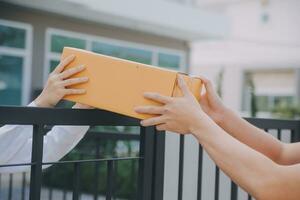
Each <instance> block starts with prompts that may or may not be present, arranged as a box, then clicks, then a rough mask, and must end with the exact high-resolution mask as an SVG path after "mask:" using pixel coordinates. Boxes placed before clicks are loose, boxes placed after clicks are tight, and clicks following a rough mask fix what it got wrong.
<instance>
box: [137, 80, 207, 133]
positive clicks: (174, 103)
mask: <svg viewBox="0 0 300 200" xmlns="http://www.w3.org/2000/svg"><path fill="white" fill-rule="evenodd" d="M178 85H179V87H180V89H181V91H182V93H183V97H168V96H163V95H160V94H157V93H152V92H147V93H145V94H144V96H145V98H147V99H151V100H153V101H156V102H159V103H162V104H163V105H162V106H139V107H136V108H135V111H136V112H138V113H144V114H152V115H153V114H154V115H157V116H155V117H152V118H149V119H145V120H143V121H141V125H142V126H154V125H155V126H156V129H157V130H160V131H163V130H167V131H172V132H177V133H181V134H188V133H193V131H194V130H196V129H198V127H199V126H201V124H202V123H201V121H202V119H204V118H206V114H205V113H204V112H203V111H202V109H201V107H200V105H199V103H198V101H197V99H196V98H195V97H194V95H193V94H192V93H191V92H190V90H189V88H188V86H187V85H186V83H185V81H184V80H183V78H182V77H181V76H179V77H178Z"/></svg>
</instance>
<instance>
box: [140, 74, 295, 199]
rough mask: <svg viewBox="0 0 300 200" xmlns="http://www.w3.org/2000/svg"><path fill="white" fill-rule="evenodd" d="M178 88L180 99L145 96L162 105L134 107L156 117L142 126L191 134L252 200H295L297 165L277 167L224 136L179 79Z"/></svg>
mask: <svg viewBox="0 0 300 200" xmlns="http://www.w3.org/2000/svg"><path fill="white" fill-rule="evenodd" d="M179 86H180V87H181V89H182V92H183V94H184V96H183V97H179V98H172V97H166V96H162V95H159V94H156V93H146V94H145V97H146V98H149V99H152V100H154V101H157V102H160V103H162V104H163V106H142V107H137V108H136V109H135V110H136V111H137V112H139V113H148V114H156V115H158V116H156V117H153V118H149V119H146V120H143V121H142V122H141V124H142V125H143V126H152V125H155V126H156V128H157V129H158V130H168V131H173V132H177V133H181V134H189V133H192V134H193V135H194V136H195V137H196V138H197V139H198V141H199V142H200V143H201V144H202V146H203V147H204V149H205V150H206V151H207V152H208V154H209V155H210V157H211V158H212V159H213V160H214V161H215V162H216V164H217V165H218V166H219V167H220V168H221V169H222V170H223V171H224V172H225V173H226V174H227V175H228V176H230V177H231V179H232V180H233V181H235V182H236V183H237V184H238V185H240V186H241V187H242V188H244V189H245V190H246V191H247V192H249V193H250V194H251V195H252V196H254V197H255V198H256V199H262V200H266V199H272V200H276V199H278V200H279V199H280V200H281V199H288V200H294V199H295V200H296V199H299V197H300V191H299V190H298V188H297V187H298V184H300V175H299V171H300V166H299V165H293V166H280V165H278V164H276V163H275V162H273V161H272V160H271V159H269V158H268V157H266V156H265V155H263V154H261V153H259V152H257V151H255V150H254V149H251V148H250V147H249V146H247V145H245V144H243V143H241V142H240V141H238V140H237V139H235V138H234V137H232V136H231V135H229V134H227V133H226V132H225V131H224V129H222V128H220V127H219V126H218V125H217V124H216V123H215V122H214V121H213V120H211V118H210V117H208V116H207V115H206V114H205V113H204V112H203V110H202V109H201V107H200V105H199V104H198V102H197V100H196V99H195V98H194V96H193V95H192V94H191V93H190V91H189V90H188V87H187V86H186V84H185V83H184V81H183V79H182V78H181V79H179ZM234 125H235V124H234V123H232V126H234ZM240 131H243V130H242V129H241V130H240Z"/></svg>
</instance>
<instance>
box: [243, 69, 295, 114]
mask: <svg viewBox="0 0 300 200" xmlns="http://www.w3.org/2000/svg"><path fill="white" fill-rule="evenodd" d="M244 77H245V80H244V86H245V87H244V90H243V110H244V111H250V110H252V111H254V110H256V111H257V114H258V115H257V116H259V117H268V116H269V115H270V114H271V113H273V112H274V111H275V110H277V109H279V108H286V109H287V108H289V107H293V106H295V103H296V98H295V97H296V95H295V91H296V88H295V85H296V80H295V72H294V70H293V69H277V70H275V69H273V70H258V71H249V72H246V73H245V76H244Z"/></svg>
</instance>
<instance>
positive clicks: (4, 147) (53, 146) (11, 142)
mask: <svg viewBox="0 0 300 200" xmlns="http://www.w3.org/2000/svg"><path fill="white" fill-rule="evenodd" d="M73 59H74V56H70V57H67V58H66V59H65V60H63V61H62V62H61V63H60V64H59V65H58V66H57V67H56V69H55V70H54V71H53V72H52V73H51V74H50V77H49V79H48V81H47V83H46V86H45V88H44V89H43V91H42V93H41V94H40V95H39V97H38V98H37V99H36V100H35V101H34V102H33V103H31V104H30V105H29V106H37V107H53V106H55V105H56V104H57V103H58V101H59V100H61V98H62V97H63V96H65V95H67V94H83V93H84V92H85V91H84V90H81V89H69V88H67V86H71V85H74V84H79V83H84V82H86V81H87V78H86V77H82V78H70V77H71V76H72V75H74V74H76V73H78V72H80V71H82V70H84V67H83V66H79V67H77V68H72V69H69V70H66V71H63V69H64V67H65V66H66V65H68V64H69V63H70V62H72V61H73ZM74 108H89V107H88V106H85V105H81V104H76V105H75V106H74ZM88 128H89V127H88V126H76V127H72V126H55V127H53V129H52V130H51V131H49V132H48V133H47V135H46V136H44V151H43V161H44V162H51V161H57V160H59V159H61V158H62V157H63V156H64V155H65V154H67V153H68V152H69V151H70V150H71V149H72V148H74V146H75V145H76V144H77V143H78V142H79V141H80V140H81V139H82V137H83V136H84V135H85V133H86V132H87V130H88ZM31 148H32V126H27V125H26V126H25V125H6V126H4V127H1V128H0V151H1V154H0V165H5V164H17V163H28V162H30V161H31ZM24 170H25V171H27V170H29V166H23V167H5V168H3V167H0V172H2V173H3V172H10V173H11V172H20V171H24Z"/></svg>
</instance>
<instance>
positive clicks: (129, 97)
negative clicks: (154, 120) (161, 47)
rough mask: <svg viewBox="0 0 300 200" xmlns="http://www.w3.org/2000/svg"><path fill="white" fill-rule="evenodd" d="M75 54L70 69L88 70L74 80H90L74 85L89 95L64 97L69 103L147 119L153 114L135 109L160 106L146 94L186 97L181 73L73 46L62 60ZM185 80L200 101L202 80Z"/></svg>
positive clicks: (64, 51)
mask: <svg viewBox="0 0 300 200" xmlns="http://www.w3.org/2000/svg"><path fill="white" fill-rule="evenodd" d="M71 54H74V55H75V56H76V58H75V59H74V61H73V62H72V63H70V64H69V65H68V66H67V67H66V69H68V68H71V67H75V66H78V65H81V64H83V65H85V66H86V70H84V71H83V72H80V73H79V74H77V75H75V76H74V77H80V76H81V77H82V76H87V77H89V81H88V82H87V83H84V84H78V85H76V86H72V88H84V89H86V90H87V93H86V94H84V95H68V96H66V97H65V98H64V99H66V100H70V101H73V102H79V103H83V104H86V105H90V106H93V107H96V108H100V109H103V110H108V111H111V112H116V113H119V114H123V115H127V116H130V117H134V118H138V119H145V118H149V117H150V115H144V114H138V113H136V112H135V111H134V107H135V106H141V105H158V104H157V103H156V102H153V101H150V100H148V99H145V98H144V97H143V93H144V92H158V93H160V94H162V95H166V96H173V97H175V96H181V95H182V94H181V91H180V89H179V88H178V86H177V76H178V74H179V72H176V71H172V70H168V69H163V68H159V67H154V66H150V65H145V64H141V63H136V62H132V61H128V60H123V59H119V58H114V57H110V56H105V55H101V54H96V53H93V52H89V51H85V50H81V49H75V48H69V47H65V48H64V50H63V54H62V59H63V58H65V57H67V56H69V55H71ZM184 79H185V81H186V82H187V84H188V86H189V88H190V90H191V91H192V92H193V94H194V95H195V97H196V98H197V99H199V95H200V90H201V80H200V79H198V78H191V77H189V76H187V75H184Z"/></svg>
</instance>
